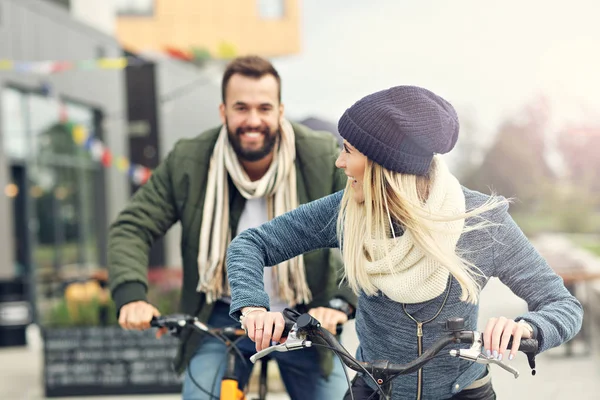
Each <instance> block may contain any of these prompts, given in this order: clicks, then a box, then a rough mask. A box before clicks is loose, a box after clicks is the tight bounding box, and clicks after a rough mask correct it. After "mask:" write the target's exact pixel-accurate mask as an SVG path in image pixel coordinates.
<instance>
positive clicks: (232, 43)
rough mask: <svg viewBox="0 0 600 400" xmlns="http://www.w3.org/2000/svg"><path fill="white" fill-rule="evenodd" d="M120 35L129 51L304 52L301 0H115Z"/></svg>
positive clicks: (272, 54)
mask: <svg viewBox="0 0 600 400" xmlns="http://www.w3.org/2000/svg"><path fill="white" fill-rule="evenodd" d="M115 1H116V5H117V11H118V15H117V21H116V35H117V37H118V39H119V41H120V42H121V44H122V45H123V46H124V47H125V48H126V49H127V50H129V51H134V52H147V51H156V52H163V51H165V50H166V49H168V48H172V49H178V50H181V51H186V52H198V53H208V54H210V55H211V56H212V57H213V58H227V57H230V56H231V55H240V54H259V55H261V56H264V57H275V56H284V55H292V54H297V53H298V52H299V51H300V45H301V38H300V30H301V29H300V11H299V10H300V4H299V0H223V1H214V0H177V1H172V0H115Z"/></svg>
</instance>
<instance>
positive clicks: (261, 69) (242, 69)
mask: <svg viewBox="0 0 600 400" xmlns="http://www.w3.org/2000/svg"><path fill="white" fill-rule="evenodd" d="M234 74H240V75H243V76H246V77H249V78H256V79H259V78H262V77H263V76H265V75H273V76H274V77H275V79H276V80H277V86H278V88H279V90H278V99H279V102H281V78H280V77H279V73H278V72H277V70H276V69H275V67H273V64H271V63H270V62H269V61H267V60H265V59H264V58H262V57H259V56H244V57H238V58H235V59H233V60H232V61H231V62H230V63H229V64H228V65H227V68H225V73H224V74H223V81H222V82H221V97H222V100H223V103H225V90H226V89H227V84H228V83H229V80H230V79H231V77H232V76H233V75H234Z"/></svg>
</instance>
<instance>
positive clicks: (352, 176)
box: [335, 140, 367, 203]
mask: <svg viewBox="0 0 600 400" xmlns="http://www.w3.org/2000/svg"><path fill="white" fill-rule="evenodd" d="M366 165H367V156H365V155H364V154H362V153H361V152H360V151H358V150H356V149H355V148H354V147H353V146H352V145H351V144H350V143H348V142H347V141H345V140H344V145H343V148H342V151H340V155H339V156H338V158H337V160H336V161H335V166H336V167H338V168H341V169H343V170H344V173H345V174H346V176H348V180H350V182H351V186H352V190H353V191H354V200H355V201H356V202H357V203H362V202H364V201H365V194H364V193H363V179H364V173H365V167H366Z"/></svg>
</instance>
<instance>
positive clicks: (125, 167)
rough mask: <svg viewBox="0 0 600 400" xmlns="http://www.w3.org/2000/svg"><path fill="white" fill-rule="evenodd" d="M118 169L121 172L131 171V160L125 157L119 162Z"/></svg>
mask: <svg viewBox="0 0 600 400" xmlns="http://www.w3.org/2000/svg"><path fill="white" fill-rule="evenodd" d="M117 169H118V170H119V171H127V170H128V169H129V160H128V159H127V158H125V157H123V156H121V157H119V159H118V160H117Z"/></svg>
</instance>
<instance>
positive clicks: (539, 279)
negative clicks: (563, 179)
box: [494, 208, 583, 352]
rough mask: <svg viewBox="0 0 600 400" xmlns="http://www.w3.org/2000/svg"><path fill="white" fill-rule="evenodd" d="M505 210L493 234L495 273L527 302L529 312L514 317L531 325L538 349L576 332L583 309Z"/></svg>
mask: <svg viewBox="0 0 600 400" xmlns="http://www.w3.org/2000/svg"><path fill="white" fill-rule="evenodd" d="M506 210H507V208H505V209H504V212H503V213H502V216H501V218H500V219H501V224H500V225H499V226H498V228H497V233H496V235H495V239H496V245H495V246H494V266H495V272H496V273H495V275H496V276H497V277H498V278H499V279H500V280H501V281H502V282H503V283H504V284H505V285H507V286H508V287H509V288H510V289H511V290H512V291H513V293H515V294H516V295H517V296H519V297H520V298H522V299H523V300H525V301H526V302H527V306H528V310H529V311H528V312H527V313H525V314H523V315H521V316H519V317H517V318H515V320H516V321H519V320H525V321H526V322H528V323H530V324H531V325H532V326H533V327H534V329H535V331H536V332H535V333H536V339H538V341H539V345H540V346H539V351H540V352H542V351H544V350H548V349H550V348H553V347H556V346H559V345H560V344H562V343H564V342H566V341H568V340H570V339H571V338H573V337H574V336H575V334H577V332H579V329H580V328H581V322H582V319H583V308H582V306H581V303H580V302H579V301H578V300H577V299H576V298H575V297H574V296H573V295H571V294H570V293H569V291H568V290H567V289H566V288H565V286H564V283H563V280H562V278H561V277H560V276H558V275H557V274H556V273H555V272H554V271H553V270H552V268H550V266H549V265H548V263H547V262H546V261H545V260H544V259H543V258H542V256H541V255H540V254H539V253H538V251H537V250H536V249H535V248H534V247H533V245H532V244H531V243H530V242H529V240H528V239H527V238H526V237H525V234H523V232H522V231H521V229H520V228H519V227H518V226H517V224H516V223H515V221H514V220H513V219H512V217H511V216H510V215H509V214H508V212H507V211H506Z"/></svg>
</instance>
